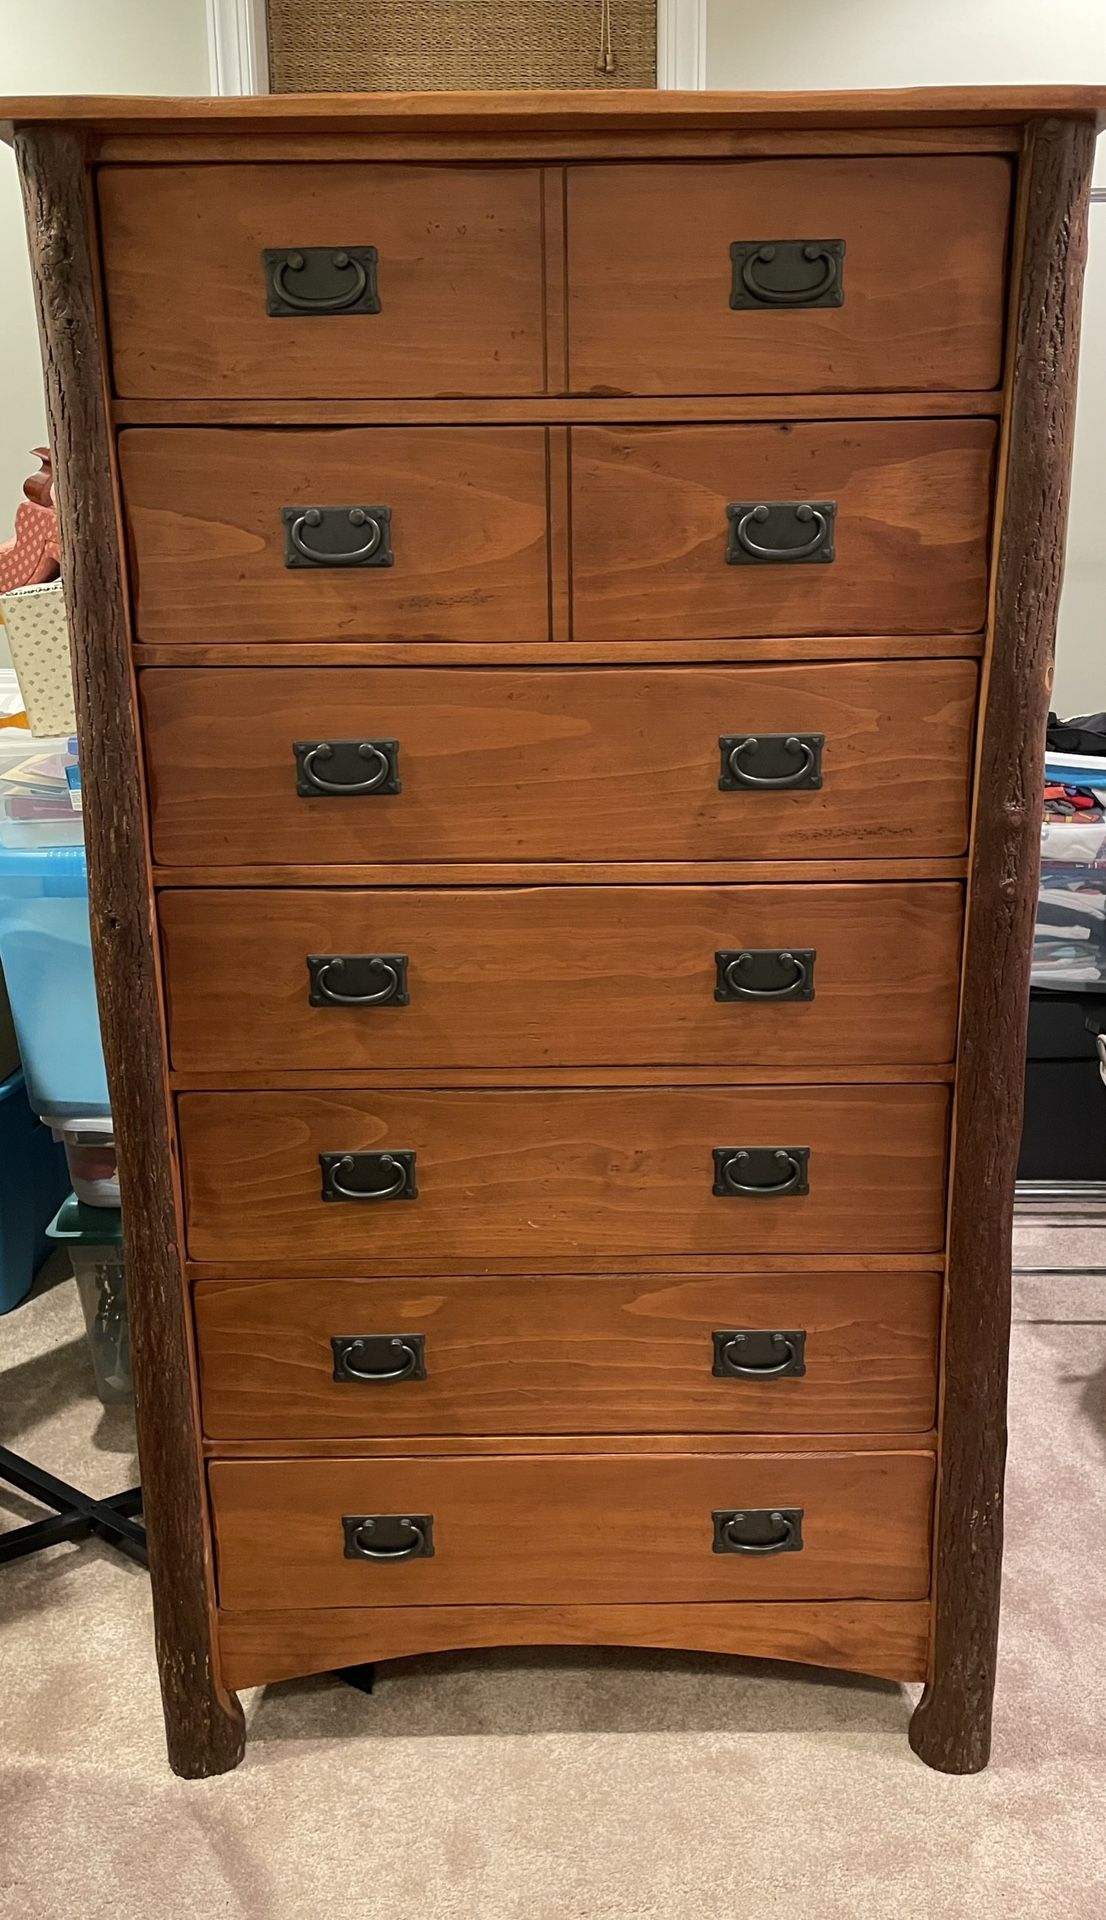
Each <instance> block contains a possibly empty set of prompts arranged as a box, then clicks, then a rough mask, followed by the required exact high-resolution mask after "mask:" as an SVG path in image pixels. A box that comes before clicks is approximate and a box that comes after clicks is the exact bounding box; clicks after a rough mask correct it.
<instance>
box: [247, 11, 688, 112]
mask: <svg viewBox="0 0 1106 1920" xmlns="http://www.w3.org/2000/svg"><path fill="white" fill-rule="evenodd" d="M268 12H269V66H270V75H271V83H272V88H273V91H274V93H332V92H333V93H358V92H369V93H408V92H419V91H421V90H423V89H427V90H430V91H431V92H437V91H452V90H464V89H468V88H485V87H488V88H490V87H652V86H654V85H655V84H656V35H657V7H656V0H269V7H268ZM612 61H613V66H612V64H611V63H612Z"/></svg>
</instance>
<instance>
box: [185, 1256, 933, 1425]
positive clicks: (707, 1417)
mask: <svg viewBox="0 0 1106 1920" xmlns="http://www.w3.org/2000/svg"><path fill="white" fill-rule="evenodd" d="M940 1297H941V1282H940V1278H939V1276H938V1275H937V1274H932V1273H817V1274H808V1275H798V1276H796V1275H791V1274H767V1275H764V1274H762V1275H757V1274H753V1275H744V1274H743V1275H741V1276H740V1277H739V1278H731V1277H729V1276H727V1277H725V1278H723V1279H699V1278H689V1277H687V1276H686V1275H681V1274H665V1275H663V1276H660V1277H655V1278H654V1277H651V1278H649V1279H636V1280H635V1279H620V1278H609V1277H607V1276H602V1277H595V1278H589V1279H560V1278H558V1279H545V1280H513V1279H511V1280H494V1279H453V1278H450V1279H448V1280H444V1281H437V1282H436V1281H434V1280H432V1279H430V1280H427V1279H425V1278H423V1279H416V1280H409V1281H400V1280H318V1281H310V1282H304V1281H302V1280H202V1281H199V1282H198V1283H197V1285H196V1288H195V1290H194V1302H195V1314H196V1333H197V1340H198V1343H199V1356H200V1374H201V1396H202V1405H203V1421H204V1429H205V1431H206V1432H207V1433H208V1434H210V1435H212V1436H213V1437H214V1438H215V1439H228V1440H230V1439H237V1440H253V1439H256V1440H279V1439H291V1440H309V1439H357V1438H365V1439H368V1438H372V1437H374V1436H380V1435H383V1436H385V1437H387V1436H397V1435H411V1434H464V1433H484V1434H522V1433H635V1432H639V1433H646V1432H650V1431H656V1432H665V1431H668V1432H675V1433H685V1432H692V1433H731V1432H732V1433H741V1432H753V1433H755V1432H764V1431H765V1430H767V1431H769V1432H772V1433H884V1434H887V1433H914V1432H924V1431H926V1430H927V1429H928V1428H930V1427H931V1426H932V1425H933V1419H934V1412H935V1406H936V1391H937V1389H936V1379H937V1326H938V1316H939V1311H940ZM738 1332H740V1333H743V1334H744V1335H745V1338H744V1339H743V1340H742V1341H741V1342H740V1343H738V1344H736V1345H734V1344H732V1343H731V1342H730V1341H729V1340H728V1339H727V1337H726V1336H728V1335H730V1334H733V1333H738ZM773 1336H783V1337H778V1338H774V1337H773ZM396 1339H399V1340H401V1341H403V1342H404V1343H405V1344H404V1345H403V1346H401V1347H398V1348H395V1347H393V1346H392V1345H390V1344H389V1343H390V1342H392V1341H394V1340H396ZM335 1340H337V1341H338V1342H339V1350H338V1351H337V1352H336V1351H335V1349H334V1346H333V1344H332V1343H333V1342H334V1341H335ZM358 1340H363V1341H368V1342H372V1343H373V1344H371V1345H364V1346H362V1345H357V1344H351V1342H356V1341H358ZM749 1364H751V1365H753V1366H756V1367H758V1368H765V1369H767V1371H765V1372H764V1374H763V1375H762V1376H761V1377H759V1378H751V1377H743V1376H742V1375H740V1374H739V1373H736V1372H734V1371H732V1369H733V1368H734V1367H735V1366H736V1367H741V1366H747V1365H749ZM789 1366H790V1367H792V1368H802V1369H805V1370H804V1371H792V1372H790V1373H789V1372H783V1373H781V1372H780V1369H781V1368H785V1369H786V1368H787V1367H789ZM405 1367H406V1368H410V1369H411V1372H410V1373H409V1374H408V1376H407V1377H406V1378H402V1377H401V1378H400V1379H398V1380H391V1381H389V1380H387V1379H384V1380H381V1379H375V1380H374V1379H372V1378H368V1379H364V1378H362V1379H358V1378H357V1377H356V1376H357V1374H358V1373H360V1374H366V1373H368V1374H370V1375H372V1374H381V1373H383V1374H387V1373H389V1372H392V1373H395V1372H400V1373H401V1374H402V1370H403V1369H404V1368H405ZM773 1368H774V1369H775V1371H774V1372H773V1371H772V1369H773ZM715 1369H717V1371H715ZM336 1370H337V1371H338V1372H339V1373H340V1374H341V1375H342V1377H341V1378H339V1379H335V1372H336Z"/></svg>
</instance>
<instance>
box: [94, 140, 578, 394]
mask: <svg viewBox="0 0 1106 1920" xmlns="http://www.w3.org/2000/svg"><path fill="white" fill-rule="evenodd" d="M99 191H100V210H101V216H102V220H103V228H104V233H103V250H104V273H105V279H106V283H107V301H108V318H109V321H110V325H111V345H112V365H113V367H114V373H115V387H116V391H117V392H118V393H120V394H122V395H124V396H133V397H138V398H142V397H147V396H156V395H165V396H169V397H172V398H174V399H220V400H221V399H229V398H233V397H235V396H239V395H241V396H244V397H245V396H249V395H258V396H263V397H267V398H273V399H311V398H326V397H328V396H330V397H334V398H350V399H361V398H363V397H365V396H367V395H373V394H380V395H398V394H427V395H437V394H509V393H535V392H540V391H541V389H542V386H543V371H542V368H543V340H542V329H543V317H542V251H541V244H542V243H541V175H540V172H539V170H538V169H537V168H536V167H397V166H373V165H357V166H343V165H336V166H332V165H311V164H310V163H307V164H304V163H303V162H298V163H297V164H295V165H286V166H218V167H212V166H199V167H188V166H184V167H156V166H155V167H104V168H103V169H102V170H101V172H100V175H99ZM368 247H372V248H375V250H376V254H377V259H376V261H375V263H374V262H371V261H368V262H366V261H364V260H361V259H359V258H358V257H357V255H356V253H353V252H351V257H350V263H349V265H348V266H345V267H342V266H340V265H335V264H334V262H333V258H332V256H333V254H334V252H335V251H339V250H341V249H350V250H355V249H363V248H368ZM267 249H272V250H274V251H275V252H279V251H280V250H292V251H296V250H301V249H304V250H311V249H315V250H325V251H323V252H322V255H321V257H320V253H319V252H318V251H316V252H315V253H311V252H310V251H308V252H307V254H306V256H305V264H304V266H303V267H301V268H299V269H297V268H296V267H295V266H294V265H285V264H284V263H283V262H282V261H281V260H280V259H279V258H277V259H275V260H274V261H273V262H272V271H273V273H274V274H275V275H276V276H277V279H278V282H279V285H278V287H277V288H276V290H275V291H276V292H277V294H278V296H279V291H280V288H281V287H283V289H284V290H285V291H286V292H287V293H289V294H290V295H291V297H292V302H295V301H298V300H300V299H301V298H303V296H304V295H305V294H306V296H307V298H308V299H312V298H321V299H323V300H324V301H326V300H328V299H330V300H335V301H337V302H339V303H345V302H347V301H348V302H350V304H349V305H348V306H345V305H343V306H341V308H340V310H339V311H337V312H327V311H326V308H325V306H324V307H323V308H321V309H318V310H315V311H305V310H299V309H297V308H296V307H295V305H294V304H290V303H289V302H287V301H283V302H280V301H279V299H278V303H279V304H280V305H281V306H282V311H281V312H280V313H279V315H271V314H270V313H269V312H268V311H267V306H268V302H269V297H270V292H271V289H270V285H269V275H268V274H267V272H266V267H265V263H264V261H263V258H262V256H263V253H264V251H265V250H267ZM320 275H321V277H317V276H320ZM371 278H375V286H376V292H377V298H378V302H379V311H377V312H375V313H374V312H366V311H364V310H363V309H364V306H365V304H366V303H367V302H368V301H369V300H370V299H371V287H370V284H369V282H370V279H371ZM358 295H360V299H358V298H356V296H358Z"/></svg>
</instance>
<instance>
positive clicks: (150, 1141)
mask: <svg viewBox="0 0 1106 1920" xmlns="http://www.w3.org/2000/svg"><path fill="white" fill-rule="evenodd" d="M16 153H17V157H18V160H19V166H20V173H21V176H22V181H23V194H24V202H25V206H26V212H27V230H28V236H29V239H30V247H31V263H32V270H33V274H34V283H35V296H36V299H37V303H38V316H39V331H40V335H41V340H42V354H43V365H44V368H45V373H46V395H47V405H48V410H49V416H50V437H51V441H52V443H53V454H54V463H53V464H54V474H55V477H56V483H57V494H58V509H59V522H60V527H61V545H62V562H63V575H64V579H65V591H66V603H67V607H68V612H69V627H70V639H71V642H72V649H73V677H74V686H75V689H76V698H77V723H78V733H79V736H80V757H81V779H82V784H83V787H84V794H85V827H86V838H87V846H88V877H89V906H90V911H91V919H92V952H93V961H94V963H95V968H96V985H97V991H98V997H99V1002H100V1021H101V1032H102V1035H103V1042H104V1055H105V1059H106V1061H107V1069H108V1083H109V1086H110V1089H111V1107H112V1114H113V1117H114V1121H115V1136H116V1140H117V1141H118V1145H119V1175H120V1184H121V1189H122V1202H123V1222H124V1232H125V1237H126V1260H127V1293H128V1311H129V1319H130V1333H131V1357H132V1364H133V1371H134V1381H135V1407H136V1413H137V1418H138V1441H139V1455H140V1459H141V1467H142V1487H143V1517H144V1519H145V1523H146V1531H147V1538H148V1542H149V1552H150V1577H151V1581H152V1584H153V1594H154V1622H155V1635H156V1640H157V1652H158V1663H159V1667H160V1670H161V1689H162V1697H163V1700H164V1703H165V1724H166V1736H167V1740H168V1746H169V1759H170V1763H171V1765H172V1767H173V1768H174V1771H175V1772H177V1773H180V1774H184V1775H186V1776H188V1777H197V1776H202V1775H205V1774H212V1773H223V1772H225V1771H226V1769H227V1768H228V1767H233V1766H235V1765H236V1764H237V1762H238V1761H239V1760H240V1759H241V1757H242V1749H243V1722H242V1710H241V1708H240V1707H239V1705H238V1702H237V1700H236V1699H235V1697H234V1695H233V1694H230V1693H227V1691H226V1690H225V1689H224V1688H223V1687H222V1686H221V1684H220V1682H219V1678H218V1667H217V1649H216V1643H215V1627H214V1594H213V1584H212V1573H211V1549H210V1541H209V1538H208V1520H207V1510H206V1500H205V1494H204V1483H203V1463H202V1460H201V1457H200V1448H199V1431H200V1429H199V1416H198V1409H197V1401H196V1386H195V1379H194V1375H193V1361H192V1347H191V1330H190V1325H189V1319H188V1311H187V1302H186V1297H185V1283H184V1276H183V1273H182V1271H181V1261H180V1253H179V1248H180V1245H181V1239H180V1207H179V1194H178V1192H177V1189H176V1184H175V1177H174V1172H173V1156H172V1152H171V1148H170V1135H169V1096H168V1091H167V1087H166V1080H165V1069H164V1049H163V1036H162V1030H161V1007H160V1002H159V995H158V963H157V955H156V952H155V947H154V939H153V909H152V905H151V899H152V895H151V885H150V872H149V856H148V850H147V845H146V824H145V810H144V805H143V795H142V788H141V773H140V755H139V748H138V739H137V730H136V722H135V698H134V678H133V672H132V665H131V655H130V639H129V633H128V627H127V609H126V603H125V599H124V586H123V578H124V576H123V559H122V542H121V540H120V536H119V517H118V510H117V504H116V497H115V484H114V454H113V447H112V440H111V433H110V430H109V426H108V417H107V405H106V398H105V376H104V366H103V358H102V354H101V348H100V328H99V325H98V313H97V289H96V280H95V273H94V268H93V264H92V263H93V260H94V258H95V255H96V246H95V240H94V228H93V221H94V216H93V213H92V208H91V199H90V190H89V178H88V170H87V166H86V161H85V155H84V152H83V149H82V145H81V141H80V138H79V137H78V136H77V135H76V134H73V133H70V132H67V131H65V130H64V129H60V128H49V127H41V128H34V129H28V130H27V131H24V132H22V133H20V134H18V135H17V137H16Z"/></svg>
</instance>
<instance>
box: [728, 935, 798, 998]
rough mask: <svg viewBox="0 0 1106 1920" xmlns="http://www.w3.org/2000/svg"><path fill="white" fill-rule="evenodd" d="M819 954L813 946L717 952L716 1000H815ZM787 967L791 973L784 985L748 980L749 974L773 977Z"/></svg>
mask: <svg viewBox="0 0 1106 1920" xmlns="http://www.w3.org/2000/svg"><path fill="white" fill-rule="evenodd" d="M816 958H817V954H816V952H815V949H814V948H813V947H804V948H798V947H794V948H792V947H781V948H774V947H745V948H743V949H742V950H741V951H740V952H737V953H735V952H733V951H732V950H731V951H723V952H721V953H716V954H715V956H714V961H715V966H716V967H717V969H718V984H717V987H716V988H715V994H714V997H715V999H716V1000H813V998H814V977H813V976H814V962H815V959H816ZM788 969H790V975H791V977H790V978H789V979H785V980H784V981H783V984H782V985H781V986H778V987H754V986H751V985H750V984H749V982H750V976H752V977H755V978H757V979H764V978H768V979H771V978H772V977H773V975H774V974H775V973H778V972H781V971H785V972H786V971H787V970H788ZM742 975H744V978H742V977H741V976H742Z"/></svg>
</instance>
